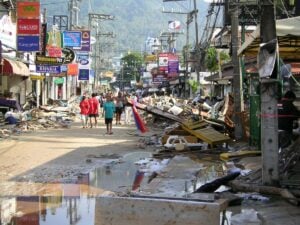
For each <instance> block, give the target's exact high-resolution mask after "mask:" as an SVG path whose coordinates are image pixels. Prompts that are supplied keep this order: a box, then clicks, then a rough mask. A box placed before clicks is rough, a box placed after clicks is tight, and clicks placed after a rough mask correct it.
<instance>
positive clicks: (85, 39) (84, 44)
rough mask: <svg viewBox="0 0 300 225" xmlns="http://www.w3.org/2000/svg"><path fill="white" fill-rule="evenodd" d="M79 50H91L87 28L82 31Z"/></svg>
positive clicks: (89, 34) (89, 33)
mask: <svg viewBox="0 0 300 225" xmlns="http://www.w3.org/2000/svg"><path fill="white" fill-rule="evenodd" d="M79 51H85V52H89V51H91V32H90V31H89V30H85V31H82V37H81V48H80V49H79Z"/></svg>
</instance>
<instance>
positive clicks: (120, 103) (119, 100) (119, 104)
mask: <svg viewBox="0 0 300 225" xmlns="http://www.w3.org/2000/svg"><path fill="white" fill-rule="evenodd" d="M115 101H116V125H121V115H122V112H123V110H124V97H123V95H122V92H120V91H119V92H118V95H117V97H116V98H115Z"/></svg>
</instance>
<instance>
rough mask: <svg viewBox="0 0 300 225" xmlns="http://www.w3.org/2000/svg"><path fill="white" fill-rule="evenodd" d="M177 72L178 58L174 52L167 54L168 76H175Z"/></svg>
mask: <svg viewBox="0 0 300 225" xmlns="http://www.w3.org/2000/svg"><path fill="white" fill-rule="evenodd" d="M178 74H179V59H178V56H177V55H175V54H169V56H168V77H177V76H178Z"/></svg>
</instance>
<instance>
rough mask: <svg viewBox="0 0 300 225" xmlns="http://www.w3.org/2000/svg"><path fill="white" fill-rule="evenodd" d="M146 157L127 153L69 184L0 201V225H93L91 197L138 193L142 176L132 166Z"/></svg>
mask: <svg viewBox="0 0 300 225" xmlns="http://www.w3.org/2000/svg"><path fill="white" fill-rule="evenodd" d="M150 156H151V154H150V153H143V152H141V153H131V154H127V155H125V156H124V158H123V159H122V162H112V163H108V164H107V165H106V166H104V167H103V168H99V169H96V170H95V171H93V172H91V173H90V174H85V175H81V176H80V177H78V179H77V181H74V183H73V184H61V183H52V184H45V185H44V184H37V186H38V187H39V185H41V186H40V188H39V190H38V192H37V193H35V194H33V195H34V196H17V197H2V198H0V209H1V212H0V219H1V223H0V224H1V225H55V224H57V225H71V224H76V225H94V224H95V221H94V220H95V197H96V196H99V195H101V194H103V193H104V192H105V191H114V192H124V191H130V190H132V189H135V190H136V189H138V188H139V187H140V185H142V183H143V182H145V181H144V180H145V179H143V178H144V173H141V172H139V171H138V167H137V165H135V164H134V162H136V161H138V160H140V159H141V158H146V157H150Z"/></svg>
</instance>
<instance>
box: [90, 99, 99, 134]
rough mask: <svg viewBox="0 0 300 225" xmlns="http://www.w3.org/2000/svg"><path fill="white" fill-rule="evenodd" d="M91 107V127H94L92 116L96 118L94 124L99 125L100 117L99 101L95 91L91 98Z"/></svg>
mask: <svg viewBox="0 0 300 225" xmlns="http://www.w3.org/2000/svg"><path fill="white" fill-rule="evenodd" d="M89 104H90V109H89V117H90V128H93V122H92V118H94V126H95V127H97V118H98V117H99V101H98V99H97V95H96V94H95V93H93V94H92V97H91V98H90V99H89Z"/></svg>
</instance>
